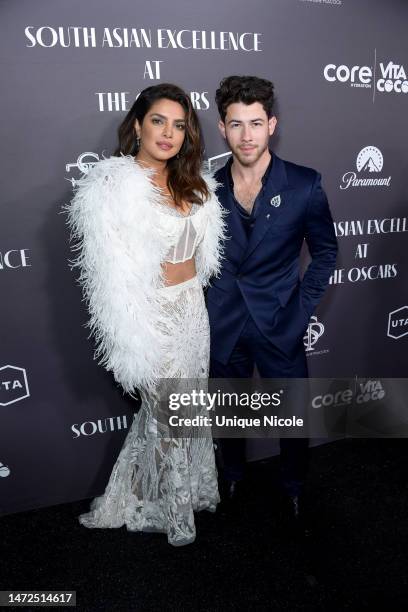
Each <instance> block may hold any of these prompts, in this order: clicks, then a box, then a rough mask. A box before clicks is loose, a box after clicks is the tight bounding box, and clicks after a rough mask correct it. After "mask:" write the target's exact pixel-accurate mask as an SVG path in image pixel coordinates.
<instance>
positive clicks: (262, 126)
mask: <svg viewBox="0 0 408 612" xmlns="http://www.w3.org/2000/svg"><path fill="white" fill-rule="evenodd" d="M216 103H217V106H218V110H219V114H220V121H219V129H220V131H221V134H222V135H223V137H224V138H225V139H226V141H227V144H228V146H229V148H230V150H231V152H232V157H231V158H230V159H229V161H228V162H227V163H226V165H225V166H224V167H223V168H221V169H220V170H218V171H217V172H216V174H215V178H216V179H217V181H218V182H219V183H220V187H219V188H218V191H217V195H218V197H219V200H220V202H221V204H222V205H223V206H224V207H225V208H226V209H227V211H228V215H227V218H226V222H227V226H228V234H229V238H230V239H228V240H226V241H225V244H224V247H225V253H224V261H223V267H222V270H221V274H220V276H219V277H218V278H216V279H213V282H212V286H211V287H210V288H209V290H208V292H207V307H208V313H209V318H210V329H211V363H210V376H211V377H212V378H246V377H251V376H252V374H253V371H254V366H255V365H256V366H257V369H258V372H259V374H260V376H261V377H263V378H285V379H286V378H288V379H290V378H306V377H307V376H308V371H307V363H306V356H305V350H304V345H303V337H304V334H305V332H306V330H307V326H308V323H309V319H310V317H311V315H312V313H313V311H314V310H315V308H316V306H317V304H318V302H319V300H320V299H321V297H322V295H323V293H324V291H325V289H326V286H327V284H328V281H329V277H330V275H331V273H332V272H333V270H334V268H335V262H336V255H337V240H336V236H335V232H334V228H333V221H332V217H331V214H330V210H329V206H328V203H327V199H326V195H325V193H324V191H323V190H322V187H321V183H320V179H321V177H320V174H318V173H317V172H316V171H315V170H312V169H310V168H306V167H304V166H299V165H296V164H293V163H290V162H287V161H283V160H282V159H280V158H279V157H278V156H277V155H276V154H275V153H273V152H272V151H271V150H270V149H269V140H270V137H271V136H272V135H273V133H274V131H275V128H276V123H277V119H276V117H275V116H274V114H273V104H274V87H273V84H272V83H271V82H270V81H268V80H265V79H261V78H257V77H252V76H230V77H227V78H225V79H223V80H222V81H221V83H220V87H219V89H218V90H217V92H216ZM304 239H305V240H306V243H307V245H308V248H309V252H310V255H311V258H312V260H311V263H310V264H309V266H308V268H307V270H306V272H305V274H304V277H303V280H302V281H300V278H299V258H300V251H301V248H302V244H303V241H304ZM304 401H305V403H306V401H307V398H304ZM220 442H221V450H222V457H223V477H224V482H225V483H226V496H227V498H230V499H232V498H234V496H236V493H237V490H239V488H240V484H239V483H240V481H242V478H243V475H244V464H245V439H222V440H220ZM280 451H281V452H280V460H281V474H282V485H283V491H284V492H285V494H286V495H285V498H286V501H287V503H288V506H289V511H290V513H291V515H292V517H293V518H294V519H300V515H301V507H302V501H301V500H302V495H301V494H302V491H303V484H304V478H305V475H306V465H307V454H308V440H307V438H306V437H304V438H281V440H280Z"/></svg>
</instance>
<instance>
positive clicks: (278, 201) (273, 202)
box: [271, 195, 281, 208]
mask: <svg viewBox="0 0 408 612" xmlns="http://www.w3.org/2000/svg"><path fill="white" fill-rule="evenodd" d="M280 204H281V197H280V195H276V196H273V198H271V205H272V206H275V208H278V206H280Z"/></svg>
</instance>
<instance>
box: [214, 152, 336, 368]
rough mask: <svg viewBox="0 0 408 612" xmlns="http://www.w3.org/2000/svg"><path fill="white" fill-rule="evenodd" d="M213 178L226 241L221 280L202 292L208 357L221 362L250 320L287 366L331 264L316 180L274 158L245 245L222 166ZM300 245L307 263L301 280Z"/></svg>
mask: <svg viewBox="0 0 408 612" xmlns="http://www.w3.org/2000/svg"><path fill="white" fill-rule="evenodd" d="M215 178H216V180H217V182H218V183H220V186H219V187H218V189H217V196H218V198H219V200H220V202H221V204H222V205H223V206H224V208H226V209H227V211H228V214H227V216H226V223H227V228H228V229H227V235H228V238H227V240H226V241H225V243H224V249H225V252H224V259H223V265H222V270H221V274H220V276H219V277H218V278H213V279H212V282H211V285H210V287H209V289H208V291H207V308H208V314H209V319H210V329H211V356H212V358H214V359H216V360H218V361H220V362H221V363H224V364H226V363H227V362H228V360H229V357H230V355H231V353H232V350H233V348H234V346H235V343H236V341H237V340H238V338H239V335H240V333H241V331H242V329H243V327H244V325H245V322H246V320H247V318H248V314H250V316H252V318H253V319H254V321H255V323H256V325H257V326H258V328H259V330H260V331H261V332H262V334H263V335H264V336H266V337H267V338H268V339H269V340H270V342H272V343H273V344H274V345H275V346H277V347H278V349H280V350H281V351H282V352H283V353H284V354H285V355H286V356H287V357H288V358H289V359H292V358H294V357H295V355H296V353H297V352H298V350H299V346H300V343H301V342H302V341H303V336H304V334H305V332H306V329H307V326H308V323H309V319H310V317H311V315H312V313H313V311H314V309H315V308H316V306H317V304H318V302H319V300H320V299H321V297H322V295H323V293H324V291H325V289H326V287H327V285H328V281H329V278H330V275H331V274H332V272H333V270H334V268H335V262H336V255H337V239H336V235H335V231H334V227H333V220H332V216H331V213H330V209H329V205H328V202H327V198H326V195H325V193H324V191H323V189H322V187H321V176H320V174H318V173H317V172H316V171H315V170H312V169H311V168H306V167H304V166H299V165H297V164H293V163H290V162H287V161H284V160H282V159H280V158H279V157H278V156H277V155H275V154H274V153H273V164H272V168H271V172H270V174H269V177H268V180H267V182H266V184H265V191H264V197H263V198H262V200H261V201H260V202H259V206H260V209H259V211H258V214H257V218H256V221H255V225H254V227H253V228H252V233H251V235H250V238H249V240H248V239H247V237H246V234H245V231H244V228H243V227H242V222H241V219H240V217H239V213H238V212H237V210H236V205H235V204H234V202H233V200H232V194H231V191H230V186H229V181H228V175H227V168H226V166H224V167H223V168H221V169H219V170H218V171H217V172H216V173H215ZM275 196H280V198H279V197H278V198H277V197H275ZM273 198H274V203H275V204H278V205H277V206H276V205H275V206H274V205H273V204H272V203H271V200H272V199H273ZM304 239H305V240H306V242H307V245H308V248H309V251H310V255H311V257H312V260H311V262H310V264H309V266H308V268H307V270H306V272H305V275H304V277H303V279H302V281H300V278H299V260H300V251H301V248H302V244H303V240H304Z"/></svg>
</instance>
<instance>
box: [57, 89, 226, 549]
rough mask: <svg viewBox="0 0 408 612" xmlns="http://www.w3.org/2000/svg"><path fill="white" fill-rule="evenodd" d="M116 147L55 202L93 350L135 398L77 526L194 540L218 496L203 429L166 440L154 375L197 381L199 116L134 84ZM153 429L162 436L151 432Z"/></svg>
mask: <svg viewBox="0 0 408 612" xmlns="http://www.w3.org/2000/svg"><path fill="white" fill-rule="evenodd" d="M115 155H116V156H114V157H111V158H107V159H103V160H101V161H100V162H99V163H97V164H96V165H95V167H94V168H92V170H90V172H89V174H88V175H87V176H85V177H84V178H83V179H81V180H80V181H79V182H78V185H79V186H78V189H77V191H76V193H75V197H74V198H73V200H72V202H71V204H70V205H69V206H67V212H68V220H69V224H70V226H71V229H72V237H73V238H74V239H75V240H76V241H77V242H76V245H74V247H73V248H74V249H76V250H78V251H79V255H78V257H77V258H76V259H75V260H74V261H73V262H72V264H73V266H77V267H79V269H80V278H79V280H80V282H81V284H82V287H83V291H84V295H85V298H86V301H87V304H88V308H89V312H90V321H89V323H88V325H89V327H90V328H91V330H92V332H93V334H94V337H95V340H96V343H97V348H96V354H95V356H96V357H98V358H100V361H99V363H102V364H103V365H104V366H105V367H106V369H107V370H110V371H112V372H113V374H114V377H115V380H116V381H117V382H118V383H120V385H121V386H122V387H123V389H124V391H126V392H128V393H130V394H132V393H133V392H134V391H135V390H136V389H138V390H139V393H140V396H141V399H142V406H141V409H140V410H139V412H138V414H137V415H136V417H135V419H134V421H133V423H132V426H131V428H130V430H129V432H128V435H127V437H126V440H125V443H124V446H123V448H122V450H121V452H120V454H119V457H118V459H117V461H116V463H115V465H114V468H113V471H112V474H111V476H110V479H109V482H108V485H107V487H106V490H105V493H104V495H102V496H101V497H97V498H96V499H94V500H93V502H92V503H91V508H90V512H89V513H87V514H83V515H81V516H80V517H79V520H80V522H81V524H82V525H84V526H86V527H121V526H122V525H124V524H125V525H126V526H127V529H128V530H130V531H161V532H165V533H167V537H168V541H169V543H170V544H173V545H174V546H181V545H184V544H188V543H190V542H193V541H194V539H195V525H194V515H193V511H194V510H202V509H207V510H210V511H215V509H216V505H217V503H218V502H219V495H218V488H217V478H216V476H217V474H216V468H215V461H214V451H213V446H212V439H211V436H210V435H209V434H208V432H206V431H205V430H203V431H202V432H197V431H196V432H195V435H194V436H192V437H188V438H176V437H166V431H167V430H165V429H164V430H163V427H162V426H163V423H162V422H159V421H160V419H159V421H158V419H157V418H156V417H157V415H158V405H159V397H160V394H161V393H162V392H163V390H164V391H165V390H166V379H167V383H168V379H173V380H174V379H203V378H204V379H205V378H206V377H207V376H208V364H209V325H208V317H207V311H206V308H205V304H204V297H203V286H205V285H207V284H208V282H209V279H210V277H211V276H213V275H217V274H218V272H219V267H220V259H221V247H220V241H221V240H222V239H223V238H224V223H223V218H222V217H223V210H222V209H221V206H220V204H219V202H218V200H217V198H216V197H215V195H214V189H215V183H214V180H213V179H212V178H211V177H209V176H205V177H203V175H201V173H200V169H201V161H202V147H201V138H200V130H199V123H198V119H197V116H196V113H195V111H194V109H193V107H192V104H191V101H190V99H189V97H188V96H187V94H186V93H185V92H184V91H183V90H181V89H180V88H179V87H176V86H175V85H170V84H160V85H155V86H153V87H148V88H147V89H145V90H144V91H142V92H141V94H140V96H139V97H138V98H137V100H136V101H135V103H134V104H133V106H132V108H131V109H130V111H129V113H128V114H127V116H126V117H125V119H124V121H123V123H122V124H121V126H120V128H119V148H118V150H117V151H116V153H115ZM163 432H164V433H163Z"/></svg>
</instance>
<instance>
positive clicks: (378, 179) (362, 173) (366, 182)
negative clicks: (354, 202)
mask: <svg viewBox="0 0 408 612" xmlns="http://www.w3.org/2000/svg"><path fill="white" fill-rule="evenodd" d="M383 164H384V158H383V155H382V153H381V151H380V149H378V148H377V147H374V146H367V147H364V148H363V149H361V151H360V153H359V154H358V155H357V159H356V168H357V172H355V171H349V172H345V174H343V176H342V178H341V182H340V189H348V188H349V187H380V186H382V187H389V186H390V184H391V176H370V175H373V174H374V175H375V174H379V173H380V172H381V170H382V167H383Z"/></svg>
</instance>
